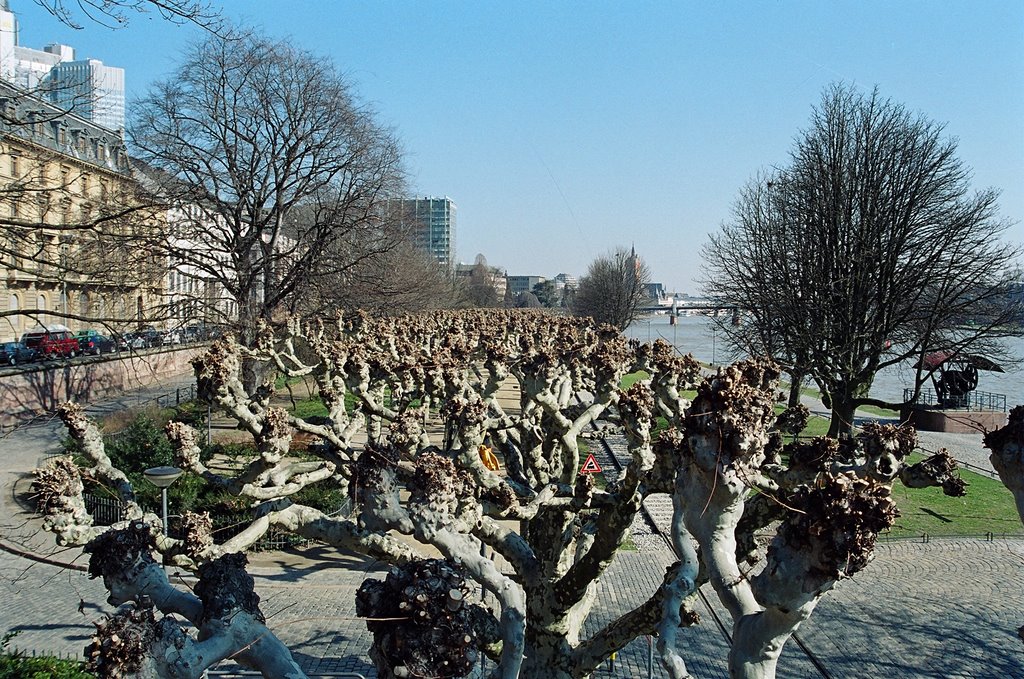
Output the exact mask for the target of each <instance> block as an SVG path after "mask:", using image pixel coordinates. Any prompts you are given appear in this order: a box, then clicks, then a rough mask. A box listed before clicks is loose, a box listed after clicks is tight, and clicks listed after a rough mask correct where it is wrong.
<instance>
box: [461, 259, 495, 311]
mask: <svg viewBox="0 0 1024 679" xmlns="http://www.w3.org/2000/svg"><path fill="white" fill-rule="evenodd" d="M499 275H501V274H500V273H498V272H496V271H495V270H493V269H492V268H491V267H489V266H488V265H487V260H485V259H483V258H482V257H481V256H479V255H478V256H477V261H476V263H475V264H474V265H473V270H472V271H470V272H469V276H468V277H467V278H465V279H463V280H464V286H463V294H464V296H465V300H466V304H467V306H471V307H480V308H487V307H496V306H499V305H500V304H501V302H502V300H501V299H500V298H499V295H498V288H497V286H496V285H495V283H496V279H497V277H498V276H499Z"/></svg>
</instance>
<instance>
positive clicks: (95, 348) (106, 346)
mask: <svg viewBox="0 0 1024 679" xmlns="http://www.w3.org/2000/svg"><path fill="white" fill-rule="evenodd" d="M78 349H79V351H81V352H82V353H83V354H92V355H93V356H99V355H100V354H109V353H111V352H114V351H117V343H116V342H114V340H112V339H110V338H109V337H107V336H105V335H100V334H99V333H97V332H96V331H95V330H81V331H79V332H78Z"/></svg>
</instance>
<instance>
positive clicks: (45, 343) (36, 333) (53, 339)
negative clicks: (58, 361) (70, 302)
mask: <svg viewBox="0 0 1024 679" xmlns="http://www.w3.org/2000/svg"><path fill="white" fill-rule="evenodd" d="M58 327H60V328H62V329H53V327H51V328H48V329H46V330H33V331H32V332H26V333H25V334H24V335H22V336H21V341H22V342H23V343H24V344H25V345H26V346H28V347H29V348H30V349H35V350H36V351H37V352H38V353H39V355H40V356H42V357H43V358H58V357H65V358H74V357H75V356H77V355H78V351H79V350H78V339H77V338H75V336H74V335H72V334H71V330H69V329H67V328H64V327H63V326H58Z"/></svg>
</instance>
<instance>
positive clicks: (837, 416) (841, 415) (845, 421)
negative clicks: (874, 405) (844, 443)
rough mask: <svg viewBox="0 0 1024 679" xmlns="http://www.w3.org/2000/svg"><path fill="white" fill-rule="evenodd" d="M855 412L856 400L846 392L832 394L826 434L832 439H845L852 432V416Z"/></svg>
mask: <svg viewBox="0 0 1024 679" xmlns="http://www.w3.org/2000/svg"><path fill="white" fill-rule="evenodd" d="M856 412H857V402H856V401H855V400H854V399H853V398H852V397H851V396H850V394H846V393H833V394H832V420H831V421H830V422H829V425H828V436H829V437H831V438H834V439H846V438H849V437H850V436H851V435H852V434H853V418H854V415H855V414H856Z"/></svg>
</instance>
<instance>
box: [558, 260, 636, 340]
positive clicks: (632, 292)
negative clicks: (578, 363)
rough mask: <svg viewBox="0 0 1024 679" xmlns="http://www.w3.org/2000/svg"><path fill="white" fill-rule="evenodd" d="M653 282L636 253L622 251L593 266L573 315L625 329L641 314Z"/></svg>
mask: <svg viewBox="0 0 1024 679" xmlns="http://www.w3.org/2000/svg"><path fill="white" fill-rule="evenodd" d="M650 280H651V272H650V269H648V267H647V264H645V263H644V261H643V260H642V259H640V258H639V257H638V256H637V254H636V251H635V250H630V251H628V252H627V251H626V250H625V249H624V248H619V249H618V250H616V251H615V252H613V253H611V254H609V255H604V256H601V257H598V258H597V259H595V260H594V261H593V262H591V263H590V267H589V268H588V269H587V273H586V275H585V276H583V277H582V278H580V281H579V287H578V288H577V290H576V293H575V295H574V297H573V300H572V312H573V313H574V314H575V315H577V316H590V317H591V318H593V319H594V320H595V321H597V322H598V323H608V324H609V325H613V326H615V327H616V328H619V329H620V330H623V329H625V327H626V326H627V325H629V324H630V323H632V322H633V320H634V319H636V317H637V316H638V315H639V313H640V309H641V308H642V307H643V304H644V302H645V301H646V300H647V290H646V286H647V284H648V283H649V282H650Z"/></svg>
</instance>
